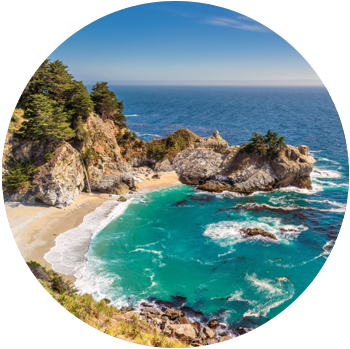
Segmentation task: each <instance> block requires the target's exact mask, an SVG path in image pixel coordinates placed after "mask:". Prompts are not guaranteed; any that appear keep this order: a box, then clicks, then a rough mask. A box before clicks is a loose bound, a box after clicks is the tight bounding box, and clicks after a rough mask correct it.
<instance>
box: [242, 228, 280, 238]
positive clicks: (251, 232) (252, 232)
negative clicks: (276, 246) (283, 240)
mask: <svg viewBox="0 0 350 349" xmlns="http://www.w3.org/2000/svg"><path fill="white" fill-rule="evenodd" d="M241 232H242V234H243V236H244V237H246V238H249V237H253V236H258V235H260V236H263V237H265V238H269V239H272V240H277V238H276V236H275V235H274V234H272V233H269V232H267V231H265V230H263V229H261V228H242V229H241Z"/></svg>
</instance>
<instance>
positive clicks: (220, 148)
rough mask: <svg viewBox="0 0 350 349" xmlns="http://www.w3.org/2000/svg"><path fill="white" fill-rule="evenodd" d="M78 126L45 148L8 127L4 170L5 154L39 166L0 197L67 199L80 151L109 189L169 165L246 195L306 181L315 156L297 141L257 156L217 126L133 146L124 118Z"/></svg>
mask: <svg viewBox="0 0 350 349" xmlns="http://www.w3.org/2000/svg"><path fill="white" fill-rule="evenodd" d="M84 130H85V131H84V132H86V135H88V136H87V137H86V139H84V141H75V143H74V142H73V143H71V144H69V143H66V142H63V143H62V144H61V145H59V146H57V147H56V148H54V149H51V152H50V151H48V148H50V147H49V146H48V145H46V144H44V143H42V142H39V141H20V140H18V139H16V138H14V136H13V132H14V131H15V130H13V129H9V132H8V134H7V138H6V143H5V150H4V157H3V175H4V176H3V177H6V175H7V174H8V172H9V170H10V168H11V164H10V163H11V161H12V162H13V161H15V162H24V161H26V160H28V159H31V160H32V161H33V162H34V163H35V165H36V166H38V171H37V173H36V174H35V176H34V177H33V180H32V183H31V185H30V186H28V187H27V188H22V189H21V190H19V191H17V192H11V190H8V189H6V188H5V190H4V195H5V200H11V201H13V200H17V201H18V200H20V201H25V202H32V201H35V200H40V201H42V202H44V203H46V204H48V205H53V206H59V207H63V206H67V205H70V204H72V203H73V200H74V199H75V198H76V197H77V196H78V195H79V194H80V193H81V191H82V190H83V189H84V187H85V184H86V178H85V177H86V176H85V173H84V168H83V166H82V162H81V157H82V158H83V159H84V163H85V165H86V169H87V175H88V177H89V181H90V185H91V189H92V190H93V191H98V192H102V193H109V194H119V195H120V194H124V193H128V192H129V191H130V190H132V191H135V190H136V189H137V186H136V185H137V183H138V182H139V181H141V180H144V179H145V178H144V177H143V176H144V175H146V176H148V175H151V174H152V172H153V171H155V172H156V174H155V175H153V178H160V177H161V175H160V174H159V172H168V171H173V170H175V171H176V172H177V174H178V175H179V179H180V181H181V182H182V183H184V184H190V185H197V186H199V187H198V188H199V189H201V190H206V191H212V192H222V191H233V192H238V193H246V194H249V193H253V192H254V191H258V190H260V191H270V190H273V189H276V188H280V187H286V186H289V185H292V186H296V187H299V188H307V189H310V188H311V180H310V173H311V171H312V170H313V166H314V164H315V160H314V159H313V158H312V157H310V156H308V147H306V146H304V145H301V146H299V147H293V146H287V147H286V148H284V149H282V150H281V151H280V152H279V153H278V154H275V153H271V152H267V153H266V154H265V155H262V154H259V153H258V152H257V151H252V152H248V151H246V150H245V148H244V147H239V146H231V147H230V146H229V145H228V143H227V142H226V141H225V140H224V139H223V138H222V137H221V136H220V135H219V132H218V131H215V132H214V133H213V135H212V136H211V137H207V138H205V137H203V138H201V137H198V136H197V135H195V134H194V133H193V132H191V131H189V130H187V129H180V130H178V131H175V132H174V133H172V134H171V135H169V136H168V137H166V138H164V139H157V140H153V141H152V142H149V143H144V142H143V143H142V142H139V143H138V146H135V144H136V143H137V142H138V141H135V140H130V139H129V141H128V142H129V143H127V144H126V141H125V139H124V138H123V135H125V133H126V132H129V130H128V129H127V128H126V127H125V125H124V126H123V125H118V124H116V123H114V122H113V121H111V120H109V119H102V118H100V117H99V116H97V115H95V114H91V115H90V116H89V117H88V118H87V119H86V120H85V122H84ZM129 133H130V132H129ZM79 152H80V154H79ZM141 166H145V167H141ZM149 178H150V177H149ZM265 208H266V207H265ZM251 209H252V208H251Z"/></svg>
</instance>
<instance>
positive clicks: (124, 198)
mask: <svg viewBox="0 0 350 349" xmlns="http://www.w3.org/2000/svg"><path fill="white" fill-rule="evenodd" d="M118 201H121V202H125V201H128V199H127V198H126V197H125V196H121V197H120V198H119V199H118Z"/></svg>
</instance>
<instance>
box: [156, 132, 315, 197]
mask: <svg viewBox="0 0 350 349" xmlns="http://www.w3.org/2000/svg"><path fill="white" fill-rule="evenodd" d="M308 151H309V148H308V147H307V146H305V145H301V146H299V147H293V146H291V145H288V146H287V147H285V148H284V149H282V150H281V151H280V152H279V153H278V154H276V153H272V152H268V153H267V154H265V155H263V154H260V153H258V152H257V151H252V152H248V151H245V149H244V148H241V147H240V146H231V147H229V146H228V144H227V142H226V141H225V140H224V139H222V138H221V137H220V135H219V133H218V131H215V132H214V134H213V136H211V137H208V138H201V139H200V141H199V142H194V143H192V144H191V145H190V146H189V147H188V148H187V149H185V150H183V151H181V152H179V153H178V154H177V155H176V157H174V159H172V160H171V161H169V160H165V161H163V162H161V163H158V164H157V165H156V166H158V168H163V167H166V168H167V169H173V170H175V171H176V172H177V173H178V175H179V177H180V181H181V182H182V183H185V184H191V185H199V189H202V190H206V191H212V192H222V191H225V190H227V191H233V192H239V193H247V194H249V193H253V192H255V191H271V190H273V189H277V188H281V187H286V186H289V185H292V186H295V187H298V188H306V189H311V188H312V184H311V179H310V173H311V172H312V170H313V168H314V165H315V160H314V158H312V157H311V156H309V155H308Z"/></svg>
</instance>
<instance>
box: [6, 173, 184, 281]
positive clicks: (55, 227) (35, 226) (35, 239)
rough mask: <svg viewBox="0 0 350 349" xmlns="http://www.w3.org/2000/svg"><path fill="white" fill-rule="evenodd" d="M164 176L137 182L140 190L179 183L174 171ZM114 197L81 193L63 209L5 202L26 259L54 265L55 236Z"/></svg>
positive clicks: (47, 265) (141, 191)
mask: <svg viewBox="0 0 350 349" xmlns="http://www.w3.org/2000/svg"><path fill="white" fill-rule="evenodd" d="M161 174H162V178H161V179H145V180H144V181H142V182H140V183H138V186H139V191H138V193H146V192H151V191H154V190H158V189H162V188H166V187H170V186H174V185H178V184H180V182H179V180H178V176H177V175H176V173H175V171H173V172H163V173H161ZM110 199H112V200H115V197H114V198H111V197H110V196H109V195H108V194H100V193H92V194H91V195H89V194H88V193H81V194H80V195H79V196H78V197H77V198H76V199H75V200H74V204H73V205H70V206H68V207H65V208H63V209H59V208H56V207H52V206H48V205H45V204H42V203H39V202H37V203H34V204H22V203H18V202H7V203H5V208H6V214H7V218H8V220H9V223H10V227H11V231H12V234H13V236H14V238H15V241H16V243H17V246H18V248H19V250H20V252H21V254H22V256H23V258H24V259H25V261H27V262H29V261H31V260H32V261H36V262H38V263H40V264H41V265H43V266H45V267H47V268H51V265H50V264H49V263H48V262H47V261H46V260H45V259H44V255H45V254H46V253H47V252H49V251H50V249H51V248H52V247H54V246H55V239H56V238H57V236H59V235H60V234H62V233H64V232H66V231H67V230H70V229H73V228H75V227H77V226H78V225H80V224H81V223H82V222H83V219H84V216H85V215H87V214H89V213H91V212H92V211H94V210H95V209H96V208H97V207H99V206H100V205H102V203H103V202H104V201H106V200H110ZM64 277H65V278H66V279H68V280H71V281H73V282H74V281H75V277H74V276H72V275H69V276H67V275H64Z"/></svg>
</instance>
